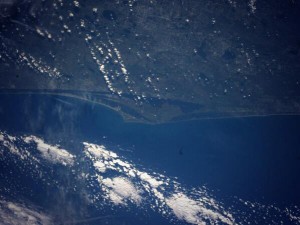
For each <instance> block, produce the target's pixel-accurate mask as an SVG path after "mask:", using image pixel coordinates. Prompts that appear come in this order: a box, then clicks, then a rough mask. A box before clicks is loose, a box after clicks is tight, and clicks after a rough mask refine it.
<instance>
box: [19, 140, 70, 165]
mask: <svg viewBox="0 0 300 225" xmlns="http://www.w3.org/2000/svg"><path fill="white" fill-rule="evenodd" d="M23 140H24V141H25V142H26V143H31V142H33V143H36V145H37V150H39V151H40V152H41V154H42V157H43V158H45V159H47V160H49V161H50V162H52V163H60V164H63V165H65V166H66V165H73V163H74V159H75V156H74V155H72V154H71V153H69V152H68V151H67V150H65V149H62V148H60V147H58V146H53V145H49V144H47V143H45V142H44V140H43V139H41V138H38V137H36V136H33V135H31V136H27V137H24V138H23Z"/></svg>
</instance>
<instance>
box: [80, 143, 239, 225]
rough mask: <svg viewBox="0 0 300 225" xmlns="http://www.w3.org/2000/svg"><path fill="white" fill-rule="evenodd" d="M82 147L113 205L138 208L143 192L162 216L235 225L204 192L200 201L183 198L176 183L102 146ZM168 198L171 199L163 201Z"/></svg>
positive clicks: (183, 193)
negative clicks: (136, 206)
mask: <svg viewBox="0 0 300 225" xmlns="http://www.w3.org/2000/svg"><path fill="white" fill-rule="evenodd" d="M83 144H84V146H85V149H84V150H85V154H86V156H87V157H88V158H89V159H90V160H91V161H92V163H93V167H94V169H95V172H96V175H97V176H98V182H99V185H100V186H101V187H102V190H104V191H105V193H106V196H105V197H106V198H107V199H109V200H110V201H111V202H113V203H114V204H116V205H127V204H126V203H127V201H128V200H130V201H131V202H132V203H135V204H140V203H141V199H142V197H141V194H140V193H142V192H143V193H148V195H149V196H148V197H149V198H150V207H151V208H153V209H157V210H158V212H160V213H162V215H169V216H170V215H171V214H173V215H175V216H176V217H177V218H178V219H179V220H184V221H185V222H187V223H191V224H204V223H205V222H206V221H209V222H210V223H211V224H217V223H218V222H222V223H224V224H233V223H234V222H233V221H234V220H233V218H232V216H231V214H229V213H227V212H223V211H222V210H221V209H220V208H221V207H219V205H218V202H216V201H215V200H214V199H213V198H211V197H209V196H208V195H207V194H206V193H205V192H201V193H200V192H199V193H198V196H199V195H200V196H199V197H200V198H201V201H199V200H197V199H195V197H194V198H190V197H188V194H185V193H186V192H188V191H185V190H184V189H183V188H182V187H180V184H179V183H178V182H176V181H174V180H172V179H170V178H167V177H165V176H164V175H161V174H158V173H153V174H149V173H148V172H145V171H141V170H139V169H138V168H136V166H135V165H134V164H133V163H130V162H128V161H126V160H124V159H122V158H121V157H120V156H118V155H117V154H116V153H114V152H112V151H109V150H107V149H106V148H105V146H103V145H95V144H90V143H86V142H85V143H83ZM109 170H110V171H111V172H113V174H117V175H114V176H115V177H114V178H111V177H109V176H111V174H112V173H109V172H108V171H109ZM133 180H134V182H135V183H134V184H133V183H132V182H133ZM137 186H138V187H139V189H137V188H136V187H137ZM166 190H169V191H166ZM180 190H181V191H180ZM194 194H195V193H194ZM170 195H171V197H169V198H166V196H170ZM194 196H195V195H194ZM145 198H146V197H145ZM147 202H149V201H147Z"/></svg>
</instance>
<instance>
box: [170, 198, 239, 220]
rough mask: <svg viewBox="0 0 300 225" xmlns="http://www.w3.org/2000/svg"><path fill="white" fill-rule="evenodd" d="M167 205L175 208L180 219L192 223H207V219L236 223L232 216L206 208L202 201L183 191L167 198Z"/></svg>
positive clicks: (175, 212) (174, 210)
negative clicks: (188, 195)
mask: <svg viewBox="0 0 300 225" xmlns="http://www.w3.org/2000/svg"><path fill="white" fill-rule="evenodd" d="M166 203H167V205H168V206H169V207H170V208H171V209H172V210H173V212H174V214H175V215H176V216H177V218H178V219H181V220H184V221H186V222H188V223H192V224H206V222H205V220H207V221H210V222H214V221H220V222H222V223H224V224H234V221H233V219H232V218H227V217H225V216H223V215H222V214H220V213H218V212H215V211H213V210H211V209H208V208H206V207H205V206H204V205H203V204H202V203H201V202H197V201H196V200H193V199H190V198H189V197H187V196H186V195H185V194H183V193H176V194H173V195H172V196H171V197H170V198H168V199H166Z"/></svg>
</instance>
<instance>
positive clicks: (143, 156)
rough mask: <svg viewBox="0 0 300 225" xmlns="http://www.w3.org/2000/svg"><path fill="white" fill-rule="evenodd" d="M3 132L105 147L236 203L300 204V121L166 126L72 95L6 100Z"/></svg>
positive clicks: (0, 115) (0, 113)
mask: <svg viewBox="0 0 300 225" xmlns="http://www.w3.org/2000/svg"><path fill="white" fill-rule="evenodd" d="M0 102H1V104H0V107H1V108H0V129H1V130H5V131H7V132H9V133H14V134H24V133H25V134H35V135H40V136H42V137H44V138H45V139H47V140H53V141H56V142H57V140H59V141H60V142H61V143H62V145H63V146H70V147H71V149H72V150H73V151H74V152H80V151H81V149H82V146H78V145H77V144H76V145H72V143H79V142H81V141H89V142H92V143H97V144H104V145H106V146H110V148H111V149H115V150H116V152H119V154H120V155H125V156H126V157H127V158H130V159H131V160H133V161H135V162H136V163H138V164H140V165H142V166H144V167H145V168H151V169H153V170H154V171H158V172H162V173H165V174H166V175H168V176H171V177H177V178H178V181H179V182H180V183H182V184H184V185H186V186H188V187H199V186H203V185H205V186H207V187H208V188H209V189H211V190H214V194H215V195H216V196H218V197H219V198H221V199H223V202H225V205H226V201H227V200H228V201H230V199H232V198H233V197H234V196H236V197H238V198H242V199H246V200H251V201H258V202H260V203H262V204H274V203H275V204H276V205H278V206H282V207H285V206H289V205H299V204H300V192H299V190H300V179H299V174H300V116H268V117H248V118H230V119H209V120H198V121H187V122H178V123H169V124H161V125H148V124H141V123H125V122H123V120H122V118H121V117H120V116H119V115H118V114H117V113H115V112H114V111H112V110H109V109H107V108H105V107H103V106H99V105H93V104H91V103H86V102H84V101H80V100H75V99H71V98H67V97H58V96H47V95H0Z"/></svg>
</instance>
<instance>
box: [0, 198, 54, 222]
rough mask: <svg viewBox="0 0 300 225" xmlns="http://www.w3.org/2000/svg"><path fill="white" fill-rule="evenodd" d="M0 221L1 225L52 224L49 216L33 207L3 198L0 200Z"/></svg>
mask: <svg viewBox="0 0 300 225" xmlns="http://www.w3.org/2000/svg"><path fill="white" fill-rule="evenodd" d="M0 221H1V222H0V223H1V224H3V225H39V224H43V225H48V224H53V222H52V221H51V219H50V217H48V216H47V215H45V214H44V213H41V212H39V211H38V210H36V209H34V208H33V207H30V206H26V205H23V204H20V203H15V202H10V201H5V200H0Z"/></svg>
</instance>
